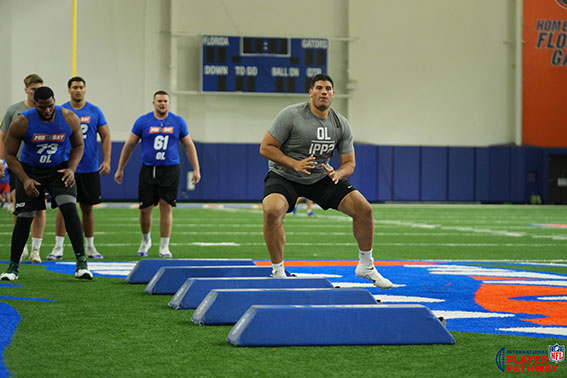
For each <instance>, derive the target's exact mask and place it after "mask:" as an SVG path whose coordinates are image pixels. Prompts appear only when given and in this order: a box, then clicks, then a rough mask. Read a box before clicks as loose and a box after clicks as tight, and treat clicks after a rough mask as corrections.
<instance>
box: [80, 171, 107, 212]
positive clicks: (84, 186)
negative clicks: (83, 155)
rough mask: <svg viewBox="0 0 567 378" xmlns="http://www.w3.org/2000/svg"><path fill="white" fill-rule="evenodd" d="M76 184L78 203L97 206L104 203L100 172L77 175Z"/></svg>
mask: <svg viewBox="0 0 567 378" xmlns="http://www.w3.org/2000/svg"><path fill="white" fill-rule="evenodd" d="M75 182H76V184H77V202H79V203H83V204H86V205H96V204H97V203H101V202H102V196H101V195H100V176H99V174H98V172H91V173H75Z"/></svg>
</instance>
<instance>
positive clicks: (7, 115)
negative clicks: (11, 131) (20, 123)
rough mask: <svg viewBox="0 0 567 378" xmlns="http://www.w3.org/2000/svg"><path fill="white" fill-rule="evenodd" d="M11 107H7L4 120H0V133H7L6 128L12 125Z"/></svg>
mask: <svg viewBox="0 0 567 378" xmlns="http://www.w3.org/2000/svg"><path fill="white" fill-rule="evenodd" d="M11 110H12V107H9V108H8V110H6V113H5V114H4V118H2V125H0V131H3V132H5V133H6V134H7V133H8V128H9V127H10V123H12V118H13V115H12V111H11Z"/></svg>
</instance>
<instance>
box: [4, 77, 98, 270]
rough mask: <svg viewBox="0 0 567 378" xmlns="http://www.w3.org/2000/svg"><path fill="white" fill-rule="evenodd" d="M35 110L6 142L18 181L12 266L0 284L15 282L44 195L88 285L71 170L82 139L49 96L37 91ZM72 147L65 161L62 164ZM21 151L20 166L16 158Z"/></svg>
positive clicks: (15, 126) (12, 127) (72, 121)
mask: <svg viewBox="0 0 567 378" xmlns="http://www.w3.org/2000/svg"><path fill="white" fill-rule="evenodd" d="M34 99H35V107H34V108H32V109H29V110H27V111H25V112H23V113H22V114H20V115H19V116H18V117H17V118H16V119H15V120H14V121H13V122H12V124H11V125H10V129H9V131H8V135H7V137H6V161H7V163H8V165H9V166H10V169H11V170H12V172H13V173H14V174H16V175H17V176H18V178H19V180H20V181H19V183H18V184H17V187H16V209H15V212H14V214H15V215H16V216H17V219H16V224H15V225H14V231H13V232H12V244H11V249H10V264H9V266H8V269H7V270H6V272H4V273H2V275H0V280H3V281H14V280H17V279H18V273H19V266H20V256H21V254H22V249H23V247H24V244H25V243H26V240H27V239H28V236H29V233H30V226H31V223H32V220H33V218H34V215H35V212H36V211H38V210H45V199H44V198H45V191H46V190H47V191H48V192H49V193H50V194H51V196H52V198H53V202H54V204H55V205H57V206H58V207H59V209H60V210H61V212H62V214H63V218H64V220H65V226H66V227H67V232H68V234H69V239H71V244H72V245H73V250H74V251H75V257H76V259H77V264H76V271H75V277H76V278H79V279H89V280H90V279H92V278H93V275H92V273H91V272H90V271H89V269H88V265H87V258H86V256H85V247H84V245H83V232H82V229H81V220H80V218H79V214H78V212H77V206H76V196H77V189H76V187H75V170H76V168H77V165H78V164H79V161H80V160H81V156H82V155H83V134H82V133H81V125H80V122H79V118H78V117H77V116H76V115H75V114H74V113H73V112H71V111H70V110H67V109H63V108H62V107H60V106H56V105H55V98H54V95H53V91H52V90H51V89H50V88H48V87H40V88H38V89H37V90H36V91H35V94H34ZM67 141H69V142H70V145H71V151H70V153H69V160H68V161H65V157H66V156H65V155H66V154H65V149H66V144H67V143H68V142H67ZM22 142H23V148H22V153H21V157H20V160H18V159H17V157H16V154H17V152H18V148H19V147H20V144H21V143H22Z"/></svg>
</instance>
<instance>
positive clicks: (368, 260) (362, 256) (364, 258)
mask: <svg viewBox="0 0 567 378" xmlns="http://www.w3.org/2000/svg"><path fill="white" fill-rule="evenodd" d="M358 259H359V260H360V262H361V263H363V264H366V265H374V259H373V258H372V249H370V251H361V250H360V249H359V250H358Z"/></svg>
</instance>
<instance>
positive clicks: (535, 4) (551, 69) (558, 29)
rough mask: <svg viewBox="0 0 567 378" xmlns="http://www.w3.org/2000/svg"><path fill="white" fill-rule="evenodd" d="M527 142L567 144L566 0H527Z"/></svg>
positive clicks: (550, 144)
mask: <svg viewBox="0 0 567 378" xmlns="http://www.w3.org/2000/svg"><path fill="white" fill-rule="evenodd" d="M523 39H524V47H523V110H522V117H523V122H522V126H523V128H522V138H523V143H524V144H529V145H536V146H542V147H567V0H524V35H523Z"/></svg>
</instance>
